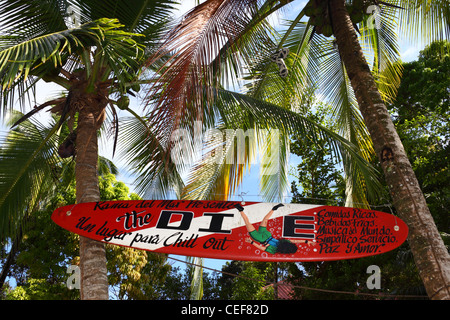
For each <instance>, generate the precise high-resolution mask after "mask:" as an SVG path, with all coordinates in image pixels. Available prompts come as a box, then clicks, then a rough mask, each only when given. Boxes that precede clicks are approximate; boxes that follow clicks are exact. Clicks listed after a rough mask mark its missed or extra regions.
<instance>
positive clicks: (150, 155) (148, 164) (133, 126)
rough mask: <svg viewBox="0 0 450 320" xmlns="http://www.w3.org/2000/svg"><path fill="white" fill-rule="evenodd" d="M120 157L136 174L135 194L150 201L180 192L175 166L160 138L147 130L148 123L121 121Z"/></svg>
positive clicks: (179, 178)
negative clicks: (173, 192)
mask: <svg viewBox="0 0 450 320" xmlns="http://www.w3.org/2000/svg"><path fill="white" fill-rule="evenodd" d="M120 126H121V131H120V133H119V141H120V142H121V144H120V145H121V147H120V149H119V156H120V157H121V158H122V159H123V160H125V161H126V162H127V163H128V164H129V165H130V166H131V167H132V168H133V170H132V172H133V173H135V174H136V177H137V178H136V182H135V186H136V191H137V192H138V193H139V194H141V195H144V196H145V197H146V198H149V199H156V198H164V197H168V196H169V197H170V196H171V194H170V193H171V192H172V191H173V190H175V192H177V191H178V190H180V191H181V189H182V188H183V181H182V179H181V177H180V175H179V171H178V170H179V169H178V168H177V164H178V163H183V162H182V161H180V162H178V161H177V162H174V161H172V158H171V154H170V153H168V151H167V150H166V149H165V148H164V147H163V143H161V141H160V137H159V136H157V135H155V134H154V133H153V131H152V130H150V128H149V127H148V126H147V120H146V119H145V120H144V119H142V118H140V117H136V116H135V117H133V118H127V119H121V124H120Z"/></svg>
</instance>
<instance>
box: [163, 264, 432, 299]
mask: <svg viewBox="0 0 450 320" xmlns="http://www.w3.org/2000/svg"><path fill="white" fill-rule="evenodd" d="M167 258H169V259H171V260H174V261H177V262H182V263H185V264H189V265H192V266H196V267H201V268H203V269H206V270H210V271H213V272H218V273H221V274H225V275H228V276H231V277H234V278H242V279H246V280H250V281H254V282H260V283H264V284H265V285H266V286H269V285H274V286H275V285H277V284H276V283H274V282H270V281H265V280H259V279H254V278H250V277H246V276H242V275H239V274H235V273H231V272H226V271H222V270H217V269H213V268H209V267H205V266H203V265H199V264H195V263H192V262H187V261H183V260H180V259H177V258H173V257H167ZM291 286H292V288H298V289H303V290H310V291H319V292H326V293H335V294H348V295H354V296H368V297H376V298H390V299H395V298H423V299H428V296H425V295H399V294H389V293H383V292H380V293H366V292H358V291H354V292H352V291H339V290H329V289H320V288H311V287H305V286H299V285H291Z"/></svg>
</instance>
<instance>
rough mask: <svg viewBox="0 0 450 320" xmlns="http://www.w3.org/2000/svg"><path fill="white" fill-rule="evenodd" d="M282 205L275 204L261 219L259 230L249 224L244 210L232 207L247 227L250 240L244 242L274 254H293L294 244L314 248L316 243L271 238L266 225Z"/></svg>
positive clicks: (239, 207)
mask: <svg viewBox="0 0 450 320" xmlns="http://www.w3.org/2000/svg"><path fill="white" fill-rule="evenodd" d="M283 206H284V205H283V204H281V203H280V204H277V205H276V206H274V207H273V208H272V210H270V211H269V213H268V214H266V216H265V217H264V218H263V220H262V221H261V224H260V225H259V228H258V229H256V228H255V227H254V226H253V224H251V223H250V221H249V219H248V217H247V215H246V214H245V212H244V208H243V207H242V206H241V205H239V204H236V205H235V206H234V207H235V208H236V209H238V210H239V212H240V214H241V216H242V219H244V222H245V226H246V227H247V231H248V234H249V235H250V238H246V239H245V241H246V242H248V243H250V244H252V245H253V246H255V247H256V248H258V249H259V250H261V251H267V252H268V253H271V254H275V253H281V254H293V253H295V252H297V250H298V247H297V245H296V244H298V243H306V244H308V246H315V245H316V243H315V242H313V241H308V240H287V239H276V238H274V237H272V234H271V233H270V231H269V230H267V223H268V221H269V219H270V217H271V216H272V214H273V213H274V211H275V210H277V209H278V208H280V207H283Z"/></svg>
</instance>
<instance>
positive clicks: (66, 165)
mask: <svg viewBox="0 0 450 320" xmlns="http://www.w3.org/2000/svg"><path fill="white" fill-rule="evenodd" d="M22 117H23V114H22V113H20V112H17V111H14V112H12V115H11V117H10V119H8V124H9V125H12V124H14V123H16V122H17V121H18V120H19V119H20V118H22ZM58 122H59V119H57V117H56V116H54V117H52V119H51V120H50V121H49V123H48V124H47V125H44V124H42V123H41V122H39V121H36V120H32V119H28V120H25V121H23V122H21V123H20V124H19V125H17V126H15V127H14V128H13V129H11V130H10V131H9V132H8V133H7V134H6V135H5V137H4V140H3V141H2V144H1V146H0V176H1V177H2V180H1V183H0V193H1V194H2V197H1V199H0V204H1V205H0V243H2V244H5V245H6V244H9V245H10V247H11V249H10V251H9V253H8V256H7V259H6V262H5V264H4V265H3V269H2V272H1V275H0V290H1V288H2V286H3V284H4V281H5V279H6V276H7V275H8V272H9V269H10V266H11V264H12V262H13V261H14V259H15V256H16V253H17V250H18V248H19V245H20V243H21V242H22V237H23V233H24V232H26V231H27V230H28V229H29V224H28V223H29V222H31V221H32V219H33V215H34V214H35V212H36V211H38V210H41V209H42V208H45V207H47V206H48V205H50V203H49V201H50V200H51V198H52V197H53V196H54V195H55V192H57V191H58V190H60V191H61V190H66V189H67V188H68V187H69V185H70V183H71V182H72V181H74V178H75V177H74V171H75V170H74V165H75V163H74V162H73V159H72V158H61V157H60V156H59V155H58V149H59V146H60V145H61V144H62V143H63V142H64V140H65V138H66V137H67V135H68V131H69V129H68V127H67V125H66V124H64V125H63V126H62V127H61V128H60V130H58V132H56V133H55V134H53V135H50V134H49V133H50V132H51V131H52V130H54V128H55V127H56V124H57V123H58ZM46 137H48V139H46ZM43 141H44V142H43ZM109 173H112V174H117V173H118V170H117V168H116V166H115V165H114V164H113V163H112V162H111V161H110V160H108V159H106V158H104V157H99V159H98V174H99V175H100V176H101V175H104V174H109Z"/></svg>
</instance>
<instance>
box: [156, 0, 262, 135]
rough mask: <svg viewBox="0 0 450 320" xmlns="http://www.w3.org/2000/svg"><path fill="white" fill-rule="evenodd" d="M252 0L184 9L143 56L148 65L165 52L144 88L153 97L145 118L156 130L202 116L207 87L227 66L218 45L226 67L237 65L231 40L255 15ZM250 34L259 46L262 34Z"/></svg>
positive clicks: (214, 1) (211, 1)
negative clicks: (152, 82) (155, 75)
mask: <svg viewBox="0 0 450 320" xmlns="http://www.w3.org/2000/svg"><path fill="white" fill-rule="evenodd" d="M257 2H258V1H257V0H208V1H206V2H204V3H202V4H200V5H198V6H197V7H195V8H194V9H193V10H191V11H190V12H188V13H187V14H186V15H185V16H184V17H183V20H182V21H181V22H180V23H179V24H178V25H177V26H175V27H174V28H173V29H172V30H171V31H170V32H169V33H168V35H167V36H166V38H165V40H164V41H163V43H162V45H161V49H160V50H159V51H158V52H157V53H156V54H155V55H154V56H153V57H152V58H151V59H150V61H149V64H150V65H151V64H153V63H155V62H157V61H158V60H159V59H161V58H163V57H166V60H165V61H166V63H165V64H164V65H163V66H162V67H161V68H160V70H159V73H160V76H159V77H158V78H157V81H156V84H155V85H154V86H153V87H152V90H151V91H150V93H149V97H151V98H152V102H155V108H154V110H153V113H152V114H151V117H152V118H153V119H154V123H155V125H156V126H157V129H158V131H161V132H165V133H166V136H170V135H171V133H172V132H173V131H174V130H176V129H178V127H179V125H180V123H181V122H183V121H185V120H186V117H189V120H190V122H193V121H196V120H200V121H203V120H205V121H208V119H204V116H205V115H210V114H212V113H211V112H204V110H203V108H204V107H205V106H206V108H208V107H209V105H208V104H204V101H210V99H211V97H212V96H213V93H212V91H211V89H212V88H214V87H217V86H218V84H219V80H218V79H220V77H221V75H222V73H221V71H223V70H227V68H224V66H223V62H224V59H223V56H222V54H223V51H224V50H222V49H224V48H225V49H227V50H225V51H228V50H229V51H228V53H229V55H228V57H230V58H231V62H230V65H231V66H232V67H231V68H229V69H228V70H238V69H239V68H240V65H241V63H242V60H240V58H241V57H242V55H240V54H239V52H238V51H236V50H235V45H236V44H237V43H238V42H239V41H240V39H242V35H243V34H244V33H245V32H246V31H248V29H247V25H248V24H249V23H250V22H251V21H252V18H253V17H255V15H257V14H258V10H257V9H258V6H257ZM256 38H257V39H256ZM252 39H253V44H255V43H259V44H258V45H259V46H260V47H262V46H264V43H265V42H264V36H263V35H262V34H258V36H256V35H255V34H254V37H253V38H252ZM256 40H258V41H256ZM248 41H250V40H248ZM247 43H248V42H247ZM167 57H169V58H167ZM219 66H220V68H219ZM204 88H207V89H204ZM199 92H200V94H199ZM153 99H154V100H153ZM187 108H189V110H186V109H187Z"/></svg>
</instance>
